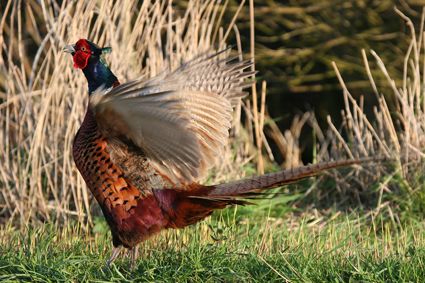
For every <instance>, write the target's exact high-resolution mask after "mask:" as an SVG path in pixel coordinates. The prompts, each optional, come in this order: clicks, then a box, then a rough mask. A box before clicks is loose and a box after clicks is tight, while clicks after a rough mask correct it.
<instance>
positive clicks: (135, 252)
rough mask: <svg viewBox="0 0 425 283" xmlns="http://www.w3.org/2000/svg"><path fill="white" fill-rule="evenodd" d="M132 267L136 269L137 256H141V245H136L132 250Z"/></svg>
mask: <svg viewBox="0 0 425 283" xmlns="http://www.w3.org/2000/svg"><path fill="white" fill-rule="evenodd" d="M129 252H130V268H131V270H134V269H135V268H136V265H137V258H138V257H139V247H138V246H135V247H134V248H132V249H131V250H130V251H129Z"/></svg>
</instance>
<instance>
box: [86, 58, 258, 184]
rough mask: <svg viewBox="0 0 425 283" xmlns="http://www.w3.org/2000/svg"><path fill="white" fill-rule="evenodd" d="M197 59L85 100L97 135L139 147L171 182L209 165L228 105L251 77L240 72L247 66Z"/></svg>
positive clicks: (222, 139) (226, 123)
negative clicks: (97, 127) (95, 126)
mask: <svg viewBox="0 0 425 283" xmlns="http://www.w3.org/2000/svg"><path fill="white" fill-rule="evenodd" d="M201 57H202V58H201ZM201 57H198V58H196V59H194V60H192V61H189V62H188V63H185V64H183V65H182V66H181V67H180V68H178V69H176V70H175V71H173V72H164V73H163V74H160V75H159V76H157V77H155V78H152V79H150V80H148V81H143V80H135V81H131V82H128V83H125V84H122V85H120V86H118V87H116V88H114V89H112V90H109V91H103V90H98V91H96V92H95V93H94V94H93V95H92V96H91V97H90V105H91V107H92V109H93V110H94V112H95V117H96V121H97V122H98V124H99V127H100V128H101V130H103V131H104V132H105V134H106V135H108V136H109V137H111V138H118V139H121V140H122V141H124V142H131V143H133V144H134V145H136V146H137V147H139V148H140V149H141V151H143V153H144V154H145V155H146V157H147V158H149V159H150V160H151V161H152V163H153V164H154V165H155V166H156V167H157V169H158V171H159V172H161V173H162V174H165V175H166V176H168V177H169V178H170V179H172V181H173V182H175V183H191V182H194V181H196V180H198V179H199V178H201V177H203V176H204V175H205V173H206V171H207V169H209V168H210V167H211V166H213V165H215V163H216V161H217V159H218V158H219V157H220V155H221V153H222V150H223V148H224V146H225V145H226V143H227V140H228V135H229V133H228V131H229V128H230V127H231V119H232V105H233V104H234V102H235V101H236V100H237V99H239V98H240V97H242V96H243V95H244V93H243V88H244V87H245V86H246V84H247V82H246V81H245V79H246V78H247V77H249V76H251V75H252V73H251V72H245V71H244V70H245V69H246V68H247V67H249V66H250V64H251V63H250V62H236V63H231V61H229V59H219V56H217V55H213V56H206V55H203V56H201Z"/></svg>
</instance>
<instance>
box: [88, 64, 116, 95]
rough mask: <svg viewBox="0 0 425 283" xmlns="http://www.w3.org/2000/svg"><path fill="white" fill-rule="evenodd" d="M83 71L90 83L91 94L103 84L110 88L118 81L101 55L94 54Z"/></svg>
mask: <svg viewBox="0 0 425 283" xmlns="http://www.w3.org/2000/svg"><path fill="white" fill-rule="evenodd" d="M83 73H84V75H85V76H86V79H87V82H88V84H89V94H91V93H93V92H94V91H95V90H96V89H97V88H99V87H101V86H103V87H104V88H110V87H112V86H113V85H114V83H116V82H117V77H116V76H115V75H114V74H113V73H112V71H111V70H110V69H109V67H108V66H107V65H106V63H104V62H103V60H101V59H100V58H99V57H93V56H92V58H90V61H89V63H88V64H87V67H86V68H84V69H83Z"/></svg>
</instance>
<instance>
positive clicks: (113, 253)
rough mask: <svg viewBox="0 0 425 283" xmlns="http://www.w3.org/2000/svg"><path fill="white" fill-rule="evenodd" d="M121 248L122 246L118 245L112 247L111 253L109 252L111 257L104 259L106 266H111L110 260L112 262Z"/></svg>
mask: <svg viewBox="0 0 425 283" xmlns="http://www.w3.org/2000/svg"><path fill="white" fill-rule="evenodd" d="M121 249H122V247H121V246H119V247H114V248H113V249H112V253H111V257H110V258H109V259H108V260H107V261H106V267H108V268H109V267H110V266H111V264H112V262H114V260H115V259H116V258H117V257H118V255H119V254H120V252H121Z"/></svg>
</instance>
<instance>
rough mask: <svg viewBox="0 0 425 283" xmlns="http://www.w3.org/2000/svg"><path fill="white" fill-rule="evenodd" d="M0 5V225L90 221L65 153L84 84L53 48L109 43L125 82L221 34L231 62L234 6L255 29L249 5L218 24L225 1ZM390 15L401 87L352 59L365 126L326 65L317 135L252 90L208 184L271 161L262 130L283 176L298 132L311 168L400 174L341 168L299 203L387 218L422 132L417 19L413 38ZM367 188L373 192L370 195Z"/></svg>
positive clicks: (171, 63)
mask: <svg viewBox="0 0 425 283" xmlns="http://www.w3.org/2000/svg"><path fill="white" fill-rule="evenodd" d="M2 5H4V6H3V7H2V9H3V11H4V13H3V15H2V16H1V19H0V46H1V50H0V53H1V56H0V124H1V127H0V164H1V165H0V188H1V190H0V218H1V219H6V220H7V221H9V222H10V223H14V224H17V225H18V226H21V227H24V226H25V225H26V224H28V223H33V224H34V223H38V222H44V221H47V220H49V221H53V222H54V223H56V224H57V225H60V224H62V223H66V222H67V221H68V220H69V219H72V218H74V219H75V218H76V219H78V220H79V221H81V222H84V223H91V220H92V217H91V212H92V207H91V200H90V199H91V196H90V195H89V193H88V191H87V190H86V187H85V185H84V182H83V180H82V178H81V177H80V175H79V174H78V172H77V170H76V168H75V166H74V163H73V160H72V155H71V144H72V140H73V137H74V135H75V133H76V131H77V129H78V126H79V124H80V121H81V118H82V115H83V114H84V111H85V107H86V104H87V90H86V83H85V81H84V78H83V76H82V75H81V74H80V73H79V72H78V71H76V70H74V69H73V68H72V67H71V66H72V62H71V59H70V58H69V56H67V54H65V53H63V52H61V50H62V48H63V46H64V45H65V44H67V43H70V42H71V43H72V42H75V41H77V40H78V39H79V38H84V37H85V38H89V39H91V41H93V42H96V43H98V44H99V45H108V46H111V47H112V53H111V54H110V55H108V57H107V61H108V62H109V63H110V65H111V68H112V69H113V70H114V72H115V73H116V74H117V76H118V77H119V78H120V80H122V81H125V80H127V79H130V78H136V77H139V76H142V75H144V76H147V77H150V76H154V75H155V74H157V73H158V72H160V71H161V70H163V69H165V68H168V67H169V68H175V67H176V66H178V64H179V63H180V62H181V61H182V60H186V59H188V58H191V57H193V56H195V55H196V54H199V53H201V52H203V51H206V50H209V49H211V48H214V49H222V48H224V47H226V46H228V43H227V41H228V38H229V35H230V34H232V35H234V36H235V38H236V47H235V48H234V49H235V52H238V53H239V54H242V51H243V50H242V47H241V44H240V37H239V32H238V28H237V25H236V24H237V23H238V13H239V12H240V11H241V7H242V5H248V6H249V7H250V11H251V13H250V19H251V22H250V23H251V28H252V29H253V26H254V25H255V22H254V21H253V11H254V10H253V9H255V7H254V6H253V1H248V3H244V1H242V3H241V4H240V6H238V7H235V9H233V10H234V12H233V15H232V20H231V21H230V24H228V25H226V24H224V23H223V22H222V21H221V20H222V18H223V15H224V13H229V11H227V10H226V8H227V7H228V6H227V2H225V3H224V4H218V3H216V1H206V0H205V1H188V3H187V6H186V7H185V8H184V9H183V8H176V7H174V6H173V5H172V4H171V2H168V1H161V2H157V1H144V2H143V3H142V4H139V3H138V2H137V1H133V0H123V1H113V0H106V1H66V0H65V1H61V2H57V1H55V0H46V1H35V0H33V1H32V0H29V1H27V2H26V3H25V5H24V3H23V2H22V1H13V0H9V1H7V2H6V3H5V4H2ZM233 10H232V11H233ZM400 15H401V16H402V17H403V18H404V19H405V20H406V22H407V26H408V27H409V28H410V31H411V35H412V41H411V44H410V47H409V49H408V50H407V54H406V57H405V60H404V62H405V65H404V70H405V72H404V75H403V78H401V79H402V80H401V81H402V84H401V85H398V84H397V83H396V82H395V81H400V78H394V79H393V78H391V77H390V76H389V75H388V73H387V71H386V67H385V64H384V62H382V60H381V59H380V58H379V56H378V54H376V53H374V52H373V51H371V52H369V51H364V52H363V54H364V58H363V59H364V64H365V72H366V73H367V74H368V76H369V79H370V84H371V89H372V91H371V93H372V94H371V95H375V96H376V98H377V99H378V101H379V104H378V105H377V106H376V108H375V109H374V113H373V114H374V115H373V117H369V116H367V115H366V114H365V113H364V111H363V110H364V107H363V106H364V105H363V102H362V101H363V100H361V101H356V100H355V99H354V98H353V96H352V95H351V94H350V91H349V90H348V89H347V87H345V83H344V81H343V78H341V76H340V75H339V72H338V66H337V64H334V67H335V72H336V74H337V75H338V78H339V79H340V82H341V85H342V86H343V95H344V99H345V108H344V109H343V110H342V116H343V120H344V123H343V125H342V126H339V125H334V124H333V123H332V118H331V117H329V128H328V129H327V130H322V129H321V128H320V127H319V126H318V124H317V122H316V121H315V118H314V116H313V115H312V114H310V113H306V114H304V115H301V116H299V117H296V118H295V119H294V122H293V126H292V127H291V129H288V130H287V131H284V132H281V131H280V130H279V129H278V128H277V126H276V124H275V122H274V121H273V120H272V119H271V118H270V117H269V116H268V115H267V109H266V93H267V89H266V88H267V84H266V82H263V81H258V82H257V85H256V86H255V85H254V86H253V88H252V95H251V96H250V97H249V98H248V99H246V100H244V102H243V103H242V104H241V105H239V106H238V107H237V108H236V111H235V122H234V126H233V129H232V139H231V141H230V143H229V146H228V149H227V151H226V154H225V156H223V162H221V163H220V165H219V166H217V168H215V170H214V171H213V175H212V177H211V179H210V180H208V182H211V183H214V182H222V181H225V180H229V179H235V178H240V177H242V176H244V175H245V174H247V172H248V171H249V170H247V168H248V167H249V165H252V164H254V165H255V166H256V168H257V171H258V172H260V173H261V172H263V171H264V170H265V168H268V167H269V165H270V164H273V153H272V151H271V149H270V146H269V143H268V142H269V141H268V140H267V139H266V135H265V133H264V131H263V129H265V130H266V131H268V132H270V135H271V137H272V139H273V140H274V142H276V143H277V145H278V147H279V150H280V151H281V153H282V154H283V155H284V156H285V157H286V162H285V167H291V166H298V165H301V164H302V162H301V159H300V153H301V150H300V144H301V143H302V141H300V140H299V135H300V131H301V129H302V128H303V127H304V126H305V125H306V124H308V125H310V126H311V127H312V128H313V129H314V134H315V139H316V141H317V143H316V144H317V145H316V149H315V161H323V160H329V159H342V158H358V157H361V156H369V155H384V156H390V157H396V158H401V160H403V162H402V163H403V166H400V168H399V169H397V170H395V171H391V172H388V171H386V170H387V169H386V167H385V166H384V167H379V166H374V167H373V169H372V170H369V169H370V168H369V169H368V170H360V169H361V168H357V169H359V170H353V171H350V172H349V174H346V173H347V172H346V171H344V175H342V174H341V173H338V172H333V173H332V175H331V178H325V179H326V180H327V181H326V182H329V179H331V180H333V183H334V185H335V186H336V189H332V190H327V191H325V190H320V189H318V187H319V186H318V185H317V184H318V183H317V182H314V183H313V185H312V186H311V188H309V189H307V190H306V191H305V194H306V195H310V196H314V198H315V199H316V200H325V201H328V202H329V203H330V204H332V203H335V202H337V203H339V204H341V203H344V202H353V201H352V199H353V198H354V199H355V202H357V203H358V204H359V205H360V206H362V205H364V204H365V203H366V202H365V199H366V198H370V200H368V201H369V202H370V203H368V205H367V206H368V207H372V208H373V209H374V210H373V211H374V213H375V212H379V211H381V210H382V209H384V208H386V209H389V210H390V212H391V211H392V210H391V209H392V207H393V206H392V204H394V202H391V201H389V200H388V198H386V195H387V194H393V193H395V190H396V189H394V186H393V187H391V186H389V185H388V183H389V182H390V181H391V180H393V179H394V176H400V180H402V181H400V182H402V183H403V184H404V183H406V184H408V187H409V188H410V187H411V185H412V186H413V184H414V182H415V181H416V179H414V178H413V177H412V176H413V175H412V172H414V170H417V169H418V165H417V163H415V164H416V165H409V164H411V160H419V159H421V158H422V155H423V153H422V152H423V148H424V138H423V137H424V130H425V124H424V122H425V121H424V120H425V99H424V83H425V82H424V80H425V79H424V73H425V71H424V70H425V62H424V61H423V59H422V58H423V56H424V42H425V40H424V36H423V20H422V25H421V30H420V32H419V33H417V32H415V31H414V29H413V25H412V24H411V22H410V21H409V20H408V18H407V17H405V16H404V15H402V14H401V13H400ZM422 19H423V17H422ZM254 36H255V35H254V32H252V33H251V47H250V48H247V47H245V50H250V52H249V54H250V56H253V57H254V56H255V54H254V51H253V50H254V49H253V44H254V42H255V39H254ZM34 48H35V49H34ZM367 54H370V55H367ZM368 56H369V58H373V60H375V61H376V62H377V65H378V69H379V70H380V71H381V72H382V73H383V75H384V76H385V77H386V79H387V80H388V84H389V85H390V87H391V90H392V92H390V93H381V92H380V90H379V89H377V87H376V84H375V83H374V77H373V76H372V73H373V71H372V70H371V68H370V67H369V63H368V60H369V58H368ZM346 79H348V80H349V78H346ZM241 117H244V119H242V118H241ZM235 165H236V166H235ZM360 171H361V172H360ZM322 180H323V178H320V179H318V182H319V181H320V182H321V181H322ZM373 183H379V185H378V186H376V188H375V189H373V190H370V188H369V186H370V184H373ZM320 184H322V183H320ZM353 184H354V185H353ZM398 184H399V183H398Z"/></svg>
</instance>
